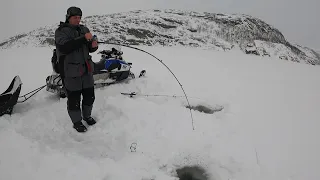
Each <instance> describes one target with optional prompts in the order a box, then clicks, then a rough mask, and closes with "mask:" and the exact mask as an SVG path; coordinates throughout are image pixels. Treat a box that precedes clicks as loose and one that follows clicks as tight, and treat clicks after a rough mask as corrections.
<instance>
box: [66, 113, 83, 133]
mask: <svg viewBox="0 0 320 180" xmlns="http://www.w3.org/2000/svg"><path fill="white" fill-rule="evenodd" d="M68 114H69V116H70V118H71V121H72V123H73V128H74V129H76V130H77V131H78V132H86V131H87V128H86V127H85V126H84V125H83V124H82V122H81V120H82V118H81V111H72V110H68Z"/></svg>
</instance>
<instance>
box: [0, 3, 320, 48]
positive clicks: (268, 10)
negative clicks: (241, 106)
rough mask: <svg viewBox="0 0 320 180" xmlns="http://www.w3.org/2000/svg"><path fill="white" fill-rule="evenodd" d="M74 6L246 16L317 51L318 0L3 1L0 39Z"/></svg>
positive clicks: (88, 11) (92, 11) (86, 10)
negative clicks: (260, 21) (263, 22)
mask: <svg viewBox="0 0 320 180" xmlns="http://www.w3.org/2000/svg"><path fill="white" fill-rule="evenodd" d="M73 5H75V6H79V7H80V8H81V9H82V11H83V16H89V15H96V14H97V15H101V14H110V13H115V12H125V11H130V10H138V9H141V10H144V9H165V8H171V9H181V10H193V11H200V12H204V11H205V12H214V13H242V14H249V15H252V16H255V17H258V18H260V19H262V20H264V21H266V22H267V23H268V24H271V25H273V26H274V27H276V28H277V29H279V30H280V31H281V32H282V33H283V34H284V36H285V37H286V38H287V40H289V41H290V42H292V43H298V44H300V45H303V46H307V47H311V48H315V49H318V50H319V49H320V36H319V33H320V21H319V20H318V18H320V12H319V9H320V8H319V7H320V0H303V1H302V0H111V1H107V0H87V1H84V0H69V1H64V0H50V1H45V0H4V1H2V2H1V5H0V22H1V34H0V40H3V39H5V38H8V37H11V36H14V35H16V34H17V33H22V32H28V31H31V30H33V29H36V28H38V27H42V26H45V25H51V24H54V23H57V22H59V21H60V20H62V21H63V20H64V18H65V14H66V10H67V8H68V7H69V6H73Z"/></svg>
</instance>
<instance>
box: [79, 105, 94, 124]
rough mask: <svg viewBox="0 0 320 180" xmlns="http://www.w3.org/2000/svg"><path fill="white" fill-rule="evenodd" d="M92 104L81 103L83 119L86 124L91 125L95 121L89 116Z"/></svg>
mask: <svg viewBox="0 0 320 180" xmlns="http://www.w3.org/2000/svg"><path fill="white" fill-rule="evenodd" d="M91 112H92V106H88V105H84V104H82V116H83V120H84V121H86V122H87V124H88V125H90V126H92V125H94V124H95V123H96V121H95V120H94V119H93V118H92V117H91Z"/></svg>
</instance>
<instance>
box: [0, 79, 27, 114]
mask: <svg viewBox="0 0 320 180" xmlns="http://www.w3.org/2000/svg"><path fill="white" fill-rule="evenodd" d="M21 86H22V82H21V79H20V77H19V76H15V77H14V78H13V80H12V81H11V83H10V86H9V87H8V89H7V90H6V91H5V92H3V93H2V94H1V95H0V116H2V115H4V114H10V115H11V113H12V110H13V106H14V105H16V104H17V101H18V99H19V95H20V91H21Z"/></svg>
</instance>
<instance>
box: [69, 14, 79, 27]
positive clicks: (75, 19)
mask: <svg viewBox="0 0 320 180" xmlns="http://www.w3.org/2000/svg"><path fill="white" fill-rule="evenodd" d="M80 21H81V16H71V17H70V18H69V23H70V24H72V25H79V24H80Z"/></svg>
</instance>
